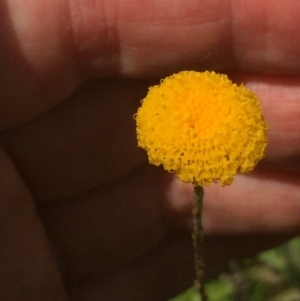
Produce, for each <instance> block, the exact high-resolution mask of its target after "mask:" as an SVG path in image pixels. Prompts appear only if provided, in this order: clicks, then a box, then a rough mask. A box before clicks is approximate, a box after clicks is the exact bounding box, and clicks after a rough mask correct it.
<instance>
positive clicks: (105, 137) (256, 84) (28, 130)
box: [0, 73, 300, 201]
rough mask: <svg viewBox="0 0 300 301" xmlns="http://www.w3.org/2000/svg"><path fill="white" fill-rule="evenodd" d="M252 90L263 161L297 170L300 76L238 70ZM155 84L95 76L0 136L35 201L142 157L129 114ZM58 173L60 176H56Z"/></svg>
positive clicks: (84, 185) (103, 178) (92, 183)
mask: <svg viewBox="0 0 300 301" xmlns="http://www.w3.org/2000/svg"><path fill="white" fill-rule="evenodd" d="M230 76H231V77H232V78H233V79H234V81H237V82H245V84H246V85H247V86H248V87H249V88H251V89H252V90H254V92H256V93H257V94H258V95H259V97H260V99H261V103H262V107H263V113H264V115H265V118H266V121H267V123H268V124H269V126H270V129H269V131H268V133H267V134H268V137H269V145H268V148H267V155H266V158H265V159H264V161H263V162H262V165H261V166H268V167H269V166H270V167H272V168H274V169H280V170H283V169H285V170H299V156H300V143H299V141H300V122H299V120H300V106H299V102H300V91H299V90H300V88H299V86H298V78H294V77H291V78H285V79H284V78H282V77H278V78H275V77H272V76H259V75H257V74H244V73H235V74H230ZM151 83H152V82H151V81H147V80H106V81H105V80H102V81H101V80H95V81H93V82H91V83H89V84H87V85H85V86H84V87H83V88H82V89H80V90H79V91H78V92H77V93H76V94H75V95H74V96H73V97H71V98H70V99H69V100H68V101H67V102H66V103H65V104H63V105H61V106H59V107H57V108H55V109H53V110H51V111H49V112H48V113H47V114H45V115H43V116H41V117H40V118H37V119H35V120H34V121H32V122H30V123H28V124H27V125H25V126H21V127H19V128H16V129H14V130H10V131H6V132H4V133H2V134H0V143H2V145H3V147H4V148H5V149H6V151H7V152H8V153H9V154H10V155H11V157H12V158H13V160H14V161H15V162H16V164H17V165H18V168H19V170H20V172H21V173H22V175H23V177H24V179H26V181H27V183H28V185H29V187H30V189H31V191H32V192H33V194H34V195H35V197H36V198H37V199H39V200H44V201H46V200H53V199H55V198H61V197H68V196H72V195H76V194H77V193H81V192H84V191H86V190H89V189H92V188H94V187H97V186H98V185H99V184H102V183H105V182H107V181H110V180H113V179H114V178H117V177H119V176H121V175H124V174H125V173H126V172H129V171H130V170H132V169H133V168H134V167H135V166H137V165H138V164H140V163H141V162H143V161H146V160H147V159H146V156H145V153H144V151H142V150H141V149H139V148H137V142H136V133H135V132H136V131H135V121H134V119H133V115H134V114H135V113H136V111H137V109H138V106H139V105H140V99H142V98H144V96H145V95H146V93H147V87H148V85H150V84H151ZM58 175H59V178H58Z"/></svg>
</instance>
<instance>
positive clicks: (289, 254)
mask: <svg viewBox="0 0 300 301" xmlns="http://www.w3.org/2000/svg"><path fill="white" fill-rule="evenodd" d="M206 291H207V295H208V299H209V301H300V237H299V238H295V239H293V240H291V241H290V242H288V243H286V244H284V245H282V246H280V247H278V248H275V249H271V250H269V251H266V252H263V253H260V254H258V255H257V256H255V257H254V258H250V259H245V260H242V261H232V262H230V264H229V265H228V267H227V268H226V269H225V270H224V271H222V272H221V273H220V274H219V275H217V276H216V277H214V278H213V279H211V280H210V281H209V282H208V283H207V284H206ZM199 300H200V299H199V296H198V293H197V292H196V290H195V289H194V288H191V289H189V290H187V291H186V292H184V293H182V294H180V295H179V296H177V297H175V298H173V299H172V300H170V301H199Z"/></svg>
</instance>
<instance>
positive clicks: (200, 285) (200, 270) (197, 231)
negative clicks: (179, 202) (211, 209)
mask: <svg viewBox="0 0 300 301" xmlns="http://www.w3.org/2000/svg"><path fill="white" fill-rule="evenodd" d="M203 194H204V191H203V188H202V187H201V186H197V185H195V186H194V207H193V223H194V231H193V242H194V251H195V266H196V277H197V280H196V287H197V289H198V291H199V294H200V297H201V301H207V296H206V293H205V290H204V258H203V236H204V231H203V227H202V203H203Z"/></svg>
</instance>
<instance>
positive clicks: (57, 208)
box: [0, 0, 300, 301]
mask: <svg viewBox="0 0 300 301" xmlns="http://www.w3.org/2000/svg"><path fill="white" fill-rule="evenodd" d="M299 20H300V3H299V1H298V0H288V1H285V3H284V4H283V5H282V1H281V0H268V1H260V0H256V1H254V0H251V1H250V0H249V1H244V0H243V1H242V0H239V1H238V0H236V1H235V0H232V1H229V0H228V1H224V0H216V1H208V0H204V1H198V0H192V1H187V2H184V1H180V0H175V1H172V2H170V1H155V0H153V1H132V0H123V1H111V0H110V1H104V0H103V1H101V0H95V1H91V0H89V1H86V0H85V1H83V0H69V1H62V0H42V1H40V0H39V1H37V0H28V1H21V0H7V1H1V2H0V66H1V68H0V95H1V99H0V107H1V110H0V130H1V132H0V146H1V150H0V186H1V189H0V200H1V201H0V246H1V247H0V266H1V269H0V300H3V301H8V300H9V301H15V300H16V301H17V300H26V301H35V300H44V301H52V300H53V301H54V300H55V301H93V300H115V301H118V300H131V301H135V300H143V301H144V300H145V301H148V300H158V301H159V300H162V301H163V300H167V299H168V298H170V297H172V296H174V295H175V294H177V293H178V292H180V291H181V290H183V289H185V288H186V287H188V286H190V285H191V284H192V281H193V279H194V268H193V251H192V242H191V238H190V231H191V206H192V187H191V186H189V185H183V184H181V183H179V182H178V181H177V180H176V178H175V177H174V175H172V174H168V173H166V172H164V171H163V170H162V169H160V168H157V167H153V166H150V165H148V163H147V158H146V156H145V153H144V151H142V150H140V149H138V148H137V147H136V138H135V124H134V120H133V118H132V116H133V114H134V113H135V112H136V110H137V108H138V106H139V104H140V99H142V98H143V97H144V96H145V94H146V93H147V87H148V86H149V85H151V84H153V83H157V82H158V81H159V79H160V78H162V77H164V76H167V75H169V74H171V73H172V72H176V71H180V70H186V69H193V70H199V71H203V70H206V69H209V70H216V71H220V72H225V73H228V74H229V76H230V77H231V78H232V79H233V80H234V81H236V82H243V83H244V84H245V85H247V86H248V87H249V88H250V89H252V90H253V91H255V92H256V93H257V94H258V95H259V97H260V99H261V102H262V107H263V112H264V115H265V118H266V120H267V122H268V123H269V125H270V130H269V132H268V136H269V147H268V150H267V154H266V157H265V159H264V160H263V161H262V162H261V163H260V164H259V166H258V167H257V169H256V170H255V171H254V172H252V173H250V174H249V175H239V176H237V177H236V179H235V180H234V182H233V184H232V185H231V186H230V187H225V188H222V187H220V186H219V185H212V186H211V187H208V188H205V199H204V203H205V205H204V206H205V208H204V217H203V218H204V227H205V230H206V238H205V240H206V241H205V244H206V246H205V248H206V249H205V252H206V255H205V256H206V270H207V275H208V276H209V275H212V274H213V273H215V272H216V271H218V270H219V269H220V268H221V267H222V266H224V265H225V264H226V263H227V262H228V261H229V260H230V259H233V258H241V257H244V256H249V255H252V254H255V253H256V252H258V251H261V250H264V249H266V248H270V247H273V246H275V245H277V244H279V243H282V242H284V241H286V240H287V239H289V238H292V237H294V236H296V235H299V234H300V218H299V214H300V192H299V185H300V177H299V171H300V167H299V162H300V161H299V155H300V143H299V141H300V122H299V120H300V105H299V101H300V86H299V79H300V78H299V71H300V36H299V26H300V24H299V23H300V21H299Z"/></svg>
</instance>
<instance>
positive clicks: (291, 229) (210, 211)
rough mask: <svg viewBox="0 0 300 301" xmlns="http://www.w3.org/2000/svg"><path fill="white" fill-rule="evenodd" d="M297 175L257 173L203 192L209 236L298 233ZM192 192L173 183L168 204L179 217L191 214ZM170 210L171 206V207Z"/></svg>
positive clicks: (299, 230)
mask: <svg viewBox="0 0 300 301" xmlns="http://www.w3.org/2000/svg"><path fill="white" fill-rule="evenodd" d="M299 186H300V181H299V174H293V173H286V172H279V171H277V172H276V171H274V170H272V171H270V170H269V171H267V170H257V171H254V172H251V173H250V174H249V175H238V176H236V177H235V179H234V181H233V183H232V184H231V185H230V186H227V187H220V185H218V184H214V185H211V186H209V187H207V188H205V192H204V209H203V223H204V228H205V233H207V234H212V235H221V234H222V235H232V234H235V235H242V234H245V235H248V234H249V233H274V234H275V233H296V234H299V233H300V219H299V215H300V201H299V200H300V194H299ZM192 195H193V188H192V187H191V186H186V185H182V184H181V183H178V182H177V181H175V182H174V184H173V191H172V196H171V198H170V201H171V203H172V204H173V202H174V207H173V210H177V211H180V212H182V216H184V215H185V216H188V215H190V214H191V213H190V212H191V206H192V204H191V203H192V201H191V200H192ZM171 208H172V206H171Z"/></svg>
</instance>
